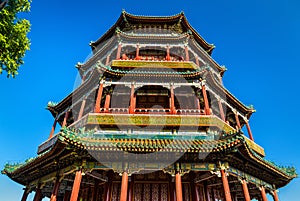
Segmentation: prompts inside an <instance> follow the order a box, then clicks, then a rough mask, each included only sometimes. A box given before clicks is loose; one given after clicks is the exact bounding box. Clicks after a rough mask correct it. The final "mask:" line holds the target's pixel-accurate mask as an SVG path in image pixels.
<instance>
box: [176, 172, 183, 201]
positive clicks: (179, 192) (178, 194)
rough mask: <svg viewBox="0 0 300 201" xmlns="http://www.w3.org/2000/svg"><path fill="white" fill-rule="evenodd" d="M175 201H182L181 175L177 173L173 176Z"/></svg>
mask: <svg viewBox="0 0 300 201" xmlns="http://www.w3.org/2000/svg"><path fill="white" fill-rule="evenodd" d="M175 189H176V201H182V184H181V175H180V173H179V172H177V173H176V175H175Z"/></svg>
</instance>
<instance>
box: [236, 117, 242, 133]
mask: <svg viewBox="0 0 300 201" xmlns="http://www.w3.org/2000/svg"><path fill="white" fill-rule="evenodd" d="M235 121H236V124H237V127H238V129H241V128H242V127H241V123H240V119H239V115H238V113H235Z"/></svg>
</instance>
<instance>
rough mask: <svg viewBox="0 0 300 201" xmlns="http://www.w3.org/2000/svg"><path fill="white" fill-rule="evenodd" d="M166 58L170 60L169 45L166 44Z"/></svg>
mask: <svg viewBox="0 0 300 201" xmlns="http://www.w3.org/2000/svg"><path fill="white" fill-rule="evenodd" d="M166 60H167V61H170V60H171V57H170V46H169V45H167V56H166Z"/></svg>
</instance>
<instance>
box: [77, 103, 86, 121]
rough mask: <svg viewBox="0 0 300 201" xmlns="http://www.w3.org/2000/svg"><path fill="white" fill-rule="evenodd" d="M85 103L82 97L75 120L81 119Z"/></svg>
mask: <svg viewBox="0 0 300 201" xmlns="http://www.w3.org/2000/svg"><path fill="white" fill-rule="evenodd" d="M85 103H86V99H85V98H84V99H83V101H82V103H81V106H80V110H79V114H78V117H77V120H79V119H81V117H82V115H83V111H84V107H85Z"/></svg>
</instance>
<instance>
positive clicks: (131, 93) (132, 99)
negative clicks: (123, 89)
mask: <svg viewBox="0 0 300 201" xmlns="http://www.w3.org/2000/svg"><path fill="white" fill-rule="evenodd" d="M134 110H135V97H134V85H133V84H132V85H131V92H130V106H129V114H134Z"/></svg>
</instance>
